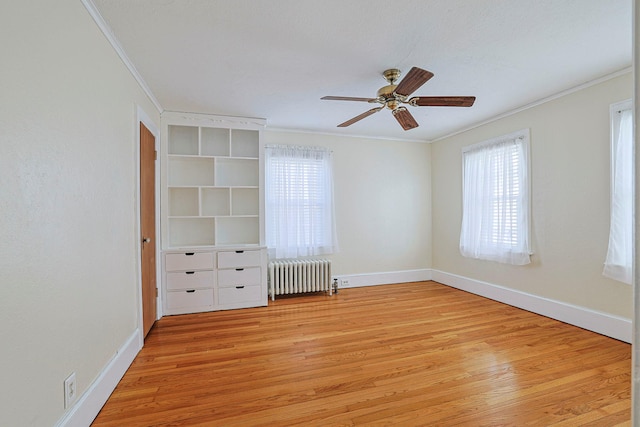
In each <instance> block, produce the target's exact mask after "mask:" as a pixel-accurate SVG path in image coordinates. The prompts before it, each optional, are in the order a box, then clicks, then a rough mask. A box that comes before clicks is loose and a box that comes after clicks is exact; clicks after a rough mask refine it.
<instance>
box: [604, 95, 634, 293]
mask: <svg viewBox="0 0 640 427" xmlns="http://www.w3.org/2000/svg"><path fill="white" fill-rule="evenodd" d="M611 169H612V170H611V225H610V230H609V249H608V251H607V259H606V260H605V263H604V271H603V272H602V274H604V275H605V276H607V277H610V278H612V279H615V280H619V281H621V282H624V283H628V284H631V283H632V277H633V200H634V199H633V173H634V169H633V110H632V109H631V108H630V106H627V108H626V109H621V110H618V111H613V112H612V150H611Z"/></svg>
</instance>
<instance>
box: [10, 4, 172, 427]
mask: <svg viewBox="0 0 640 427" xmlns="http://www.w3.org/2000/svg"><path fill="white" fill-rule="evenodd" d="M0 39H2V40H3V42H2V43H0V56H1V57H2V58H3V59H2V67H0V76H1V77H2V78H0V94H1V95H0V141H1V145H0V146H1V147H2V154H1V155H0V207H1V214H0V236H2V238H1V239H0V342H1V343H2V344H1V347H2V350H1V351H0V366H1V368H0V369H1V370H2V380H1V382H2V384H3V386H2V387H0V425H3V426H31V425H33V426H51V425H54V424H55V423H56V422H57V421H58V420H60V419H61V417H62V416H63V414H64V412H65V409H64V403H63V402H64V401H63V381H64V379H65V378H66V377H67V376H68V375H69V374H70V373H71V372H72V371H75V372H76V375H77V385H78V392H79V393H83V392H84V391H85V390H86V389H87V387H88V386H89V385H90V384H91V383H92V382H93V381H94V380H95V379H96V377H97V376H98V375H99V374H100V373H101V372H102V370H103V369H104V367H105V366H106V365H107V363H108V362H109V361H110V360H111V359H112V358H113V357H114V356H115V354H116V351H117V350H118V349H119V348H120V347H121V346H122V345H123V343H124V342H125V341H126V340H127V338H129V337H130V336H131V335H132V334H133V333H134V332H135V330H136V328H137V325H138V315H137V304H138V302H137V295H138V294H137V292H138V291H137V277H138V272H137V270H138V269H137V261H136V241H137V239H136V235H137V231H136V186H135V182H136V158H137V154H136V145H135V126H136V123H135V117H136V116H135V112H136V105H140V106H141V107H142V108H143V110H145V111H146V113H147V114H149V115H150V116H151V118H152V119H153V120H154V121H155V122H156V123H159V115H158V112H157V111H156V110H155V108H154V106H153V104H152V103H151V102H150V101H149V100H148V99H147V97H146V96H145V95H144V94H143V92H142V91H141V89H140V88H139V86H138V85H137V84H136V82H135V80H134V79H133V78H132V76H131V74H130V73H129V72H128V71H127V69H126V68H125V67H124V65H123V63H122V61H121V60H120V59H119V58H118V57H117V55H116V53H115V52H114V50H113V48H112V47H111V46H110V45H109V44H108V43H107V41H106V39H105V38H104V36H103V35H102V33H101V32H100V30H99V29H98V27H97V26H96V24H95V23H94V21H93V20H92V18H91V17H90V16H89V14H88V13H87V11H86V9H85V8H84V6H83V5H82V3H81V2H80V1H79V0H64V1H55V2H49V1H19V0H15V1H3V2H2V3H1V5H0Z"/></svg>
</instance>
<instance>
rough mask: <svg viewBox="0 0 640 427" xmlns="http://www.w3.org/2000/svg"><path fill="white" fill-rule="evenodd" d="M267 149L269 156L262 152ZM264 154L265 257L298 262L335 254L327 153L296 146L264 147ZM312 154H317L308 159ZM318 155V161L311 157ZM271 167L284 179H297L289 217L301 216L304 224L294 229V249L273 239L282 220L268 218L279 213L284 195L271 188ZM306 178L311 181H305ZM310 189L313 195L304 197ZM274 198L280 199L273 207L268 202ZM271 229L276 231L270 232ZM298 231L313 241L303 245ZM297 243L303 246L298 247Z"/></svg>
mask: <svg viewBox="0 0 640 427" xmlns="http://www.w3.org/2000/svg"><path fill="white" fill-rule="evenodd" d="M269 149H272V150H273V152H271V153H267V152H266V151H267V150H269ZM265 150H266V151H265V154H266V155H265V228H266V230H265V244H266V246H267V251H268V254H269V257H270V258H272V259H284V258H298V257H306V256H315V255H324V254H330V253H333V252H336V251H337V247H338V243H337V237H336V231H335V230H336V226H335V201H334V195H333V193H334V190H333V167H332V152H331V150H329V149H328V148H325V147H313V146H296V145H267V146H265ZM278 150H284V151H285V152H286V153H287V154H290V156H287V155H286V154H285V155H283V154H284V153H280V155H278V153H277V151H278ZM312 152H317V153H316V154H315V155H310V153H312ZM318 153H320V154H318ZM318 155H319V157H314V156H318ZM271 162H274V164H271ZM294 162H295V165H294ZM272 166H275V169H276V170H278V169H279V170H281V171H287V173H285V175H284V176H285V178H286V177H291V176H292V175H293V174H294V173H296V172H297V174H296V176H297V177H299V179H300V183H301V184H300V185H298V186H296V187H295V188H293V190H295V191H294V195H295V198H292V199H289V200H291V202H292V205H293V206H296V207H297V208H296V209H295V210H294V211H290V212H289V213H293V212H295V214H296V215H302V218H304V219H306V220H308V221H305V225H304V226H303V227H302V228H298V229H297V231H296V232H295V233H294V234H293V236H294V237H295V240H296V243H295V245H292V244H291V243H292V242H287V243H289V245H287V246H286V247H283V246H279V245H278V244H279V243H282V241H281V240H280V239H279V238H278V237H277V235H281V232H282V226H283V223H282V219H278V215H276V216H275V217H272V216H271V214H273V213H274V209H275V211H276V212H279V213H282V210H281V208H282V200H284V197H283V195H284V194H285V193H287V189H286V188H285V186H284V185H279V186H277V187H276V188H271V184H272V183H271V182H270V180H269V173H270V171H271V170H272ZM309 177H312V178H313V179H311V180H309V179H308V178H309ZM280 178H282V176H281V177H280ZM279 182H280V181H279ZM309 182H313V185H311V186H307V185H302V183H304V184H307V183H309ZM310 189H313V190H314V191H311V193H314V194H306V195H305V193H309V190H310ZM274 197H282V199H280V200H281V201H280V202H276V203H273V200H272V198H274ZM298 208H302V210H299V209H298ZM303 212H304V213H303ZM299 218H300V217H298V219H299ZM285 224H286V223H285ZM274 225H275V226H276V230H273V229H272V227H273V226H274ZM270 227H271V228H270ZM285 227H286V226H285ZM300 230H304V231H305V232H306V233H308V232H311V233H312V234H313V235H314V236H315V237H314V238H312V239H311V241H303V240H304V238H303V237H304V235H305V234H304V233H303V234H299V233H298V232H299V231H300ZM307 235H308V234H307ZM301 238H303V240H301ZM285 241H286V239H285ZM301 243H304V244H302V245H301Z"/></svg>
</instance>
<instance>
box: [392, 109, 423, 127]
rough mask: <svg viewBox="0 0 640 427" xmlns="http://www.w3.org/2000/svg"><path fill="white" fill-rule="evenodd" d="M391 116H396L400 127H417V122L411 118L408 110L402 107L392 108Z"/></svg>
mask: <svg viewBox="0 0 640 427" xmlns="http://www.w3.org/2000/svg"><path fill="white" fill-rule="evenodd" d="M393 117H395V118H396V120H397V121H398V123H400V126H402V129H404V130H409V129H413V128H417V127H418V122H416V119H414V118H413V116H412V115H411V113H410V112H409V110H407V109H406V108H404V107H399V108H396V109H395V110H393Z"/></svg>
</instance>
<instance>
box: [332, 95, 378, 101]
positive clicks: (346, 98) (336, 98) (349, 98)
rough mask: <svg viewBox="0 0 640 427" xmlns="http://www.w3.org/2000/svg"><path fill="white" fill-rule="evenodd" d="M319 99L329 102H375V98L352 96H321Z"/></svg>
mask: <svg viewBox="0 0 640 427" xmlns="http://www.w3.org/2000/svg"><path fill="white" fill-rule="evenodd" d="M320 99H324V100H329V101H361V102H376V99H375V98H356V97H354V96H323V97H322V98H320Z"/></svg>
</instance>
